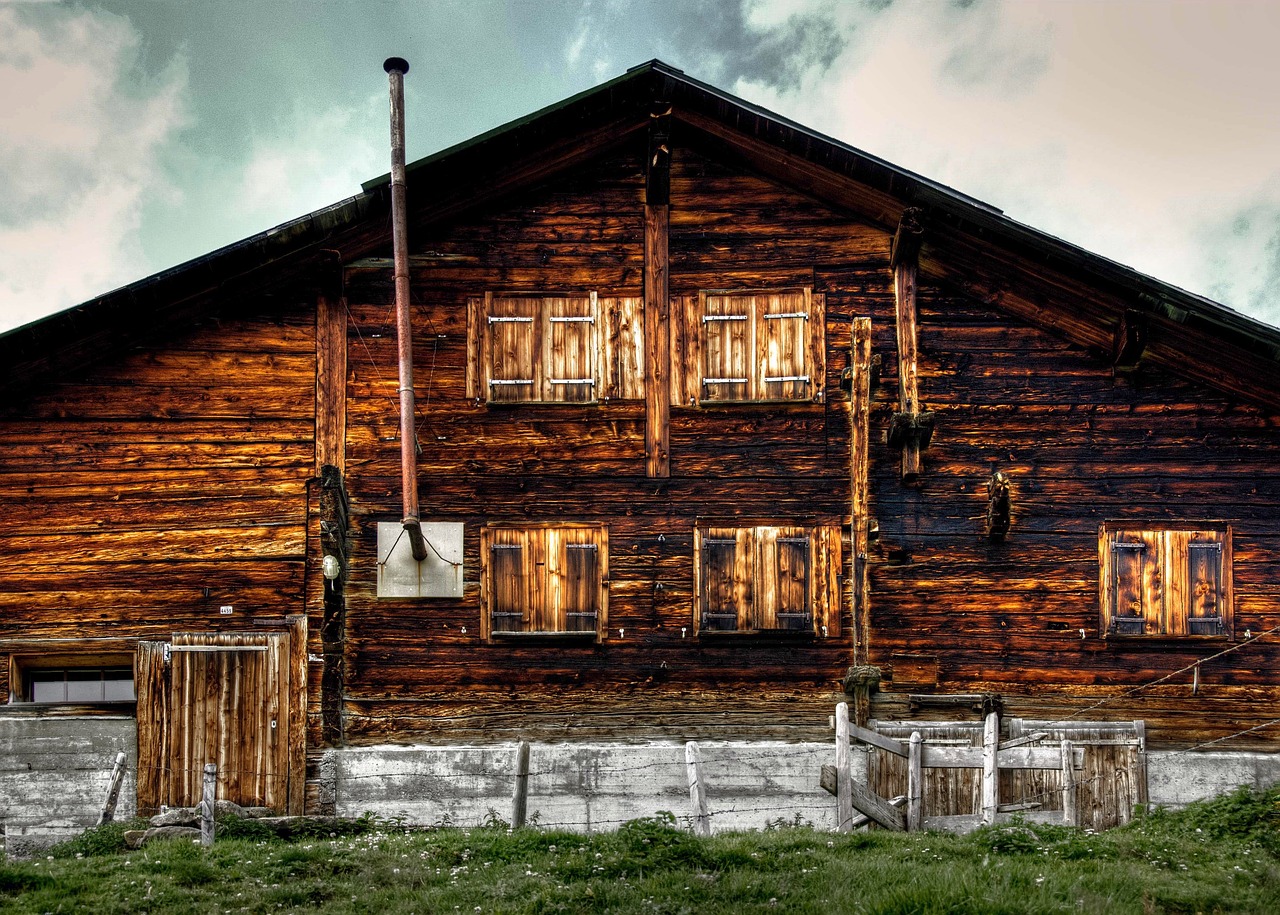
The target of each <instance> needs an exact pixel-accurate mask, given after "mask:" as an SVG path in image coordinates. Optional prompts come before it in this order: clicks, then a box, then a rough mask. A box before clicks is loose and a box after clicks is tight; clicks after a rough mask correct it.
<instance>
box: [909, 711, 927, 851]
mask: <svg viewBox="0 0 1280 915" xmlns="http://www.w3.org/2000/svg"><path fill="white" fill-rule="evenodd" d="M923 826H924V739H923V738H922V737H921V736H920V732H919V731H912V732H911V743H910V744H909V745H908V751H907V832H919V831H920V830H921V828H923Z"/></svg>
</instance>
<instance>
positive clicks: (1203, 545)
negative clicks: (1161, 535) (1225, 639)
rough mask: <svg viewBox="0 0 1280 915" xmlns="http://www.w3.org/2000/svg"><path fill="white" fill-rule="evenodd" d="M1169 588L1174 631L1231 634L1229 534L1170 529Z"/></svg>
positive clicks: (1168, 536) (1180, 633)
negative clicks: (1227, 542)
mask: <svg viewBox="0 0 1280 915" xmlns="http://www.w3.org/2000/svg"><path fill="white" fill-rule="evenodd" d="M1166 536H1167V538H1168V547H1167V563H1168V569H1167V572H1166V576H1165V578H1166V590H1167V595H1168V596H1167V605H1168V607H1167V610H1168V631H1169V633H1170V634H1171V635H1228V634H1229V633H1230V613H1229V610H1228V600H1227V575H1226V564H1225V561H1224V560H1225V558H1226V556H1225V554H1226V542H1225V541H1226V536H1225V534H1223V533H1222V532H1217V531H1168V532H1166Z"/></svg>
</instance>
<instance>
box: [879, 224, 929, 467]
mask: <svg viewBox="0 0 1280 915" xmlns="http://www.w3.org/2000/svg"><path fill="white" fill-rule="evenodd" d="M920 216H921V211H920V210H919V209H917V208H915V207H910V208H908V209H906V210H904V211H903V213H902V220H901V221H900V222H899V223H898V230H897V232H896V233H895V234H894V237H893V248H892V249H891V253H890V257H889V261H890V264H892V266H893V302H894V312H895V315H896V317H897V327H898V413H897V415H896V416H894V420H893V425H892V427H891V428H890V431H889V439H890V443H891V444H893V445H894V446H898V445H901V447H902V482H903V483H905V484H908V485H910V484H914V483H916V482H918V481H919V479H920V472H921V467H922V461H921V458H920V452H921V451H922V450H923V448H924V446H925V445H927V444H928V438H929V435H930V433H931V429H932V426H931V423H932V418H933V417H932V414H924V413H923V411H921V409H920V367H919V360H918V359H917V354H916V349H917V339H918V333H917V326H916V280H917V273H918V262H919V255H920V245H921V242H922V240H923V237H924V227H923V226H922V225H921V224H920V221H919V220H920ZM926 415H927V420H926V418H925V417H926Z"/></svg>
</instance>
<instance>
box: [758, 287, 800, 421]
mask: <svg viewBox="0 0 1280 915" xmlns="http://www.w3.org/2000/svg"><path fill="white" fill-rule="evenodd" d="M753 298H754V300H755V302H754V305H755V313H756V316H757V322H758V323H757V325H756V341H757V343H756V348H757V353H756V361H757V365H759V366H760V370H759V374H758V376H757V379H756V381H757V383H758V387H757V390H756V392H755V396H754V397H753V398H752V399H753V400H808V399H810V398H811V397H812V396H813V395H812V391H813V389H814V384H815V381H814V377H813V367H812V365H811V364H810V357H811V353H810V345H809V341H810V338H811V336H812V329H811V327H810V320H811V315H810V303H809V292H808V290H802V291H793V292H784V293H772V294H767V295H758V296H754V297H753Z"/></svg>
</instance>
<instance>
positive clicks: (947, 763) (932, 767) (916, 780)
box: [823, 703, 1146, 831]
mask: <svg viewBox="0 0 1280 915" xmlns="http://www.w3.org/2000/svg"><path fill="white" fill-rule="evenodd" d="M1008 730H1009V737H1008V738H1007V739H1006V740H1005V741H1004V742H1003V743H1002V742H1001V741H1000V719H999V717H998V716H997V715H996V714H995V713H992V714H990V715H988V716H987V718H986V720H985V721H984V722H982V723H980V724H979V723H971V722H952V723H946V722H897V723H889V724H880V725H877V726H876V727H875V728H874V729H868V728H861V727H858V726H857V725H856V724H852V723H850V721H849V709H848V705H847V704H846V703H840V704H839V705H838V706H837V707H836V763H835V766H833V767H824V769H825V768H829V770H830V771H827V772H825V773H824V779H823V781H824V785H825V786H826V787H827V788H828V790H831V791H832V792H833V793H834V794H835V795H836V802H837V812H836V822H837V828H838V829H840V830H842V831H844V830H849V829H853V828H855V827H856V826H858V825H860V824H861V823H864V822H868V821H870V822H875V823H878V824H879V825H881V826H884V827H885V828H887V829H895V830H903V829H905V830H915V829H922V828H941V829H951V830H965V829H970V828H973V827H974V826H977V825H979V824H988V823H994V822H996V820H997V819H998V818H999V817H1000V816H1001V815H1002V814H1003V815H1009V814H1013V813H1019V814H1022V815H1023V816H1026V817H1028V818H1031V819H1040V820H1056V821H1059V822H1063V823H1067V824H1069V825H1073V826H1089V827H1091V828H1095V829H1105V828H1109V827H1111V826H1115V825H1118V824H1119V823H1123V822H1127V821H1128V819H1129V818H1130V817H1131V816H1132V811H1133V809H1134V807H1135V806H1136V805H1139V804H1142V803H1145V801H1146V767H1145V746H1144V741H1143V734H1142V726H1141V722H1132V723H1130V722H1122V723H1110V722H1108V723H1101V722H1085V723H1064V722H1026V721H1023V720H1021V719H1012V720H1011V721H1010V722H1009V723H1008ZM851 740H856V741H858V742H859V743H860V744H863V745H865V746H866V747H867V748H868V762H867V781H866V785H865V786H864V785H861V784H858V783H857V782H855V781H853V778H852V774H851V773H852V766H851V760H850V746H851V744H850V741H851ZM888 798H892V800H887V799H888ZM900 808H905V809H900ZM855 809H856V810H857V811H858V812H859V813H860V814H861V817H855V816H854V810H855Z"/></svg>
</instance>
